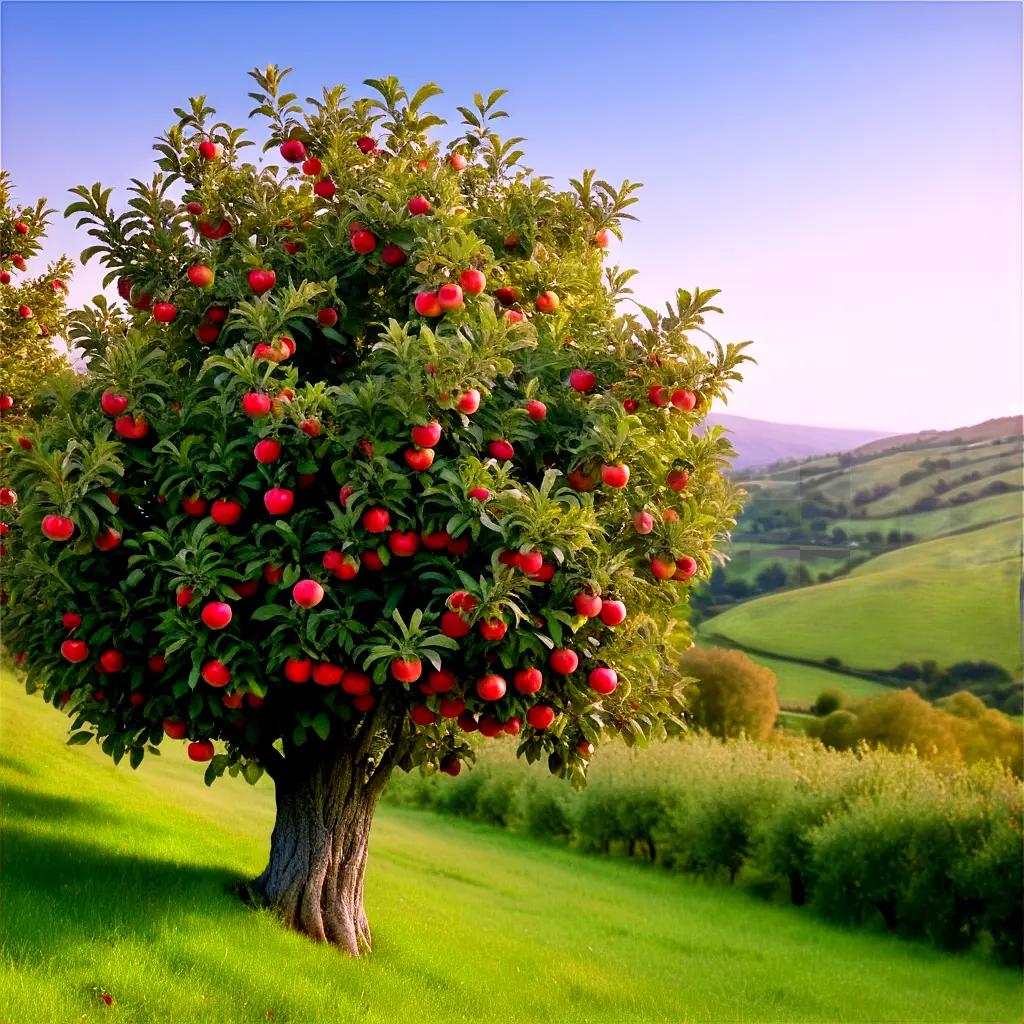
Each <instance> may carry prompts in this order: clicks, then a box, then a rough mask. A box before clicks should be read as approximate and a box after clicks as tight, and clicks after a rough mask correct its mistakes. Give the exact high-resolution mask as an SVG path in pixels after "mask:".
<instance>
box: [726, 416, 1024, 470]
mask: <svg viewBox="0 0 1024 1024" xmlns="http://www.w3.org/2000/svg"><path fill="white" fill-rule="evenodd" d="M708 422H709V423H717V424H720V425H721V426H723V427H725V429H726V430H728V431H729V432H730V434H731V435H732V443H733V444H734V445H735V446H736V451H737V452H738V458H737V459H736V461H735V463H734V465H735V467H736V468H737V469H751V468H753V467H755V466H768V465H771V464H772V463H773V462H779V461H780V460H782V459H806V458H809V457H810V456H812V455H826V454H830V453H832V452H845V451H849V450H850V449H851V448H857V447H859V446H861V445H864V444H867V443H868V442H871V441H877V440H879V439H880V438H884V437H885V436H886V433H885V431H884V430H845V429H843V428H841V427H806V426H802V425H800V424H797V423H772V422H770V421H768V420H752V419H747V417H745V416H730V415H728V414H726V413H711V414H710V415H709V416H708ZM1007 433H1009V431H1007Z"/></svg>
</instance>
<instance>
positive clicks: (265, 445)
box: [252, 438, 281, 466]
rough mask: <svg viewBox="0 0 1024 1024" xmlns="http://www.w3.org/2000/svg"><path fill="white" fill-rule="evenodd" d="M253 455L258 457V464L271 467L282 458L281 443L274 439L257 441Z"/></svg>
mask: <svg viewBox="0 0 1024 1024" xmlns="http://www.w3.org/2000/svg"><path fill="white" fill-rule="evenodd" d="M252 453H253V455H254V456H255V457H256V461H257V462H259V463H261V464H262V465H264V466H266V465H269V464H270V463H271V462H276V461H277V460H278V459H279V458H280V457H281V442H280V441H275V440H273V439H272V438H265V439H264V440H262V441H257V442H256V444H255V445H254V446H253V449H252Z"/></svg>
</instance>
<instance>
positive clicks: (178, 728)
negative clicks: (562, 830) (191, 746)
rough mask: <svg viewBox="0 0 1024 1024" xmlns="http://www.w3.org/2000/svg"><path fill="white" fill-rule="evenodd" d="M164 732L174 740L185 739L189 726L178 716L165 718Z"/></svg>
mask: <svg viewBox="0 0 1024 1024" xmlns="http://www.w3.org/2000/svg"><path fill="white" fill-rule="evenodd" d="M164 732H165V733H166V734H167V735H168V736H170V738H171V739H172V740H183V739H184V738H185V737H186V736H187V735H188V726H187V725H186V724H185V723H184V722H179V721H178V720H177V719H176V718H165V719H164Z"/></svg>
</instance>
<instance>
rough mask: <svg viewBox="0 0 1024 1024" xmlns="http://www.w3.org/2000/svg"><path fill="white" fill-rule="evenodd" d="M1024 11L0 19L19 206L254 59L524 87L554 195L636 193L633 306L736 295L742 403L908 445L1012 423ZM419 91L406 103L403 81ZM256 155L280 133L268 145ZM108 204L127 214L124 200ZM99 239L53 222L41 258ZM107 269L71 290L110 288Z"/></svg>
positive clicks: (461, 89) (513, 8)
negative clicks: (688, 292) (908, 434)
mask: <svg viewBox="0 0 1024 1024" xmlns="http://www.w3.org/2000/svg"><path fill="white" fill-rule="evenodd" d="M1021 12H1022V8H1021V5H1019V4H1016V3H996V4H988V3H965V4H957V3H944V4H931V3H909V4H900V3H868V4H858V3H845V4H817V3H793V4H772V3H763V4H748V3H712V4H704V3H602V4H592V3H566V4H562V3H557V4H556V3H518V4H511V3H426V2H424V3H416V4H406V3H377V4H354V3H353V4H342V3H315V4H307V3H288V4H282V3H274V2H268V3H246V2H239V3H202V4H199V3H197V4H189V3H159V2H150V3H104V4H100V3H34V2H9V0H5V2H4V3H3V5H2V8H0V31H2V36H0V58H2V61H0V63H2V70H0V90H2V93H0V116H2V122H0V160H2V164H3V166H4V167H5V168H7V169H8V170H9V171H11V173H12V175H13V178H14V182H15V184H16V186H17V189H18V192H17V198H18V199H20V200H21V201H25V202H28V201H30V200H33V199H34V198H35V197H36V196H37V195H39V194H42V195H45V196H47V197H49V199H50V202H51V205H53V206H54V207H56V208H58V209H59V210H62V209H63V208H64V206H65V205H66V202H67V201H68V200H67V191H66V190H67V189H68V188H69V187H71V186H72V185H75V184H79V183H92V182H94V181H102V182H103V183H104V184H106V185H112V186H115V187H116V188H117V189H118V192H117V193H116V195H117V196H119V197H121V199H122V201H123V196H124V193H123V186H124V185H125V184H126V183H127V182H128V181H129V179H130V178H132V177H148V176H149V174H150V173H151V161H152V158H153V154H152V152H151V149H150V147H151V145H152V142H153V139H154V137H155V136H157V135H158V134H160V133H161V132H162V131H164V130H165V129H166V128H167V127H168V126H169V125H170V124H171V123H172V121H173V120H174V118H173V116H172V114H171V110H172V107H174V106H178V105H183V104H184V102H185V100H186V98H187V97H188V96H191V95H196V94H199V93H204V94H205V95H206V96H207V97H208V99H209V101H210V102H211V103H212V105H213V106H214V107H216V108H217V110H218V113H219V114H220V115H221V116H223V117H224V118H225V119H227V120H230V121H233V122H234V123H242V122H243V121H244V119H245V115H246V113H247V112H248V110H249V107H250V104H249V101H248V100H247V98H246V92H247V90H248V84H249V80H248V78H247V77H246V71H248V70H249V69H251V68H252V67H254V66H256V65H261V66H262V65H266V64H268V63H277V64H281V65H286V66H293V67H294V68H295V69H296V71H295V74H294V75H293V76H292V80H291V81H292V84H293V87H295V89H296V91H297V92H299V94H300V96H307V95H315V94H317V93H319V91H320V87H321V86H322V85H325V84H334V83H337V82H344V83H345V84H346V85H347V86H348V87H349V91H350V93H355V94H356V95H362V94H363V93H361V92H360V83H361V82H362V81H363V80H364V79H366V78H369V77H375V76H380V75H385V74H395V75H397V76H398V77H399V78H400V79H401V80H402V81H403V83H405V84H406V85H407V87H414V86H417V85H419V84H420V83H422V82H424V81H428V80H433V81H436V82H437V83H438V84H439V85H441V86H442V88H443V89H444V90H445V95H444V96H442V97H439V99H438V100H437V101H435V103H434V104H433V109H435V110H436V112H438V113H440V114H441V115H442V116H449V115H450V119H451V122H452V123H453V124H454V122H455V121H456V120H457V117H458V115H457V114H456V113H455V110H454V108H455V105H456V104H459V103H464V102H466V101H468V100H470V99H471V97H472V94H473V93H474V92H476V91H484V92H486V91H489V90H491V89H493V88H497V87H504V88H508V89H509V90H510V95H509V96H508V97H507V98H506V101H505V104H504V105H505V107H506V109H507V110H508V111H509V112H510V114H511V115H512V116H511V118H510V119H509V120H508V121H505V122H503V123H502V124H503V126H504V127H503V128H502V129H501V130H503V131H504V132H505V133H510V132H514V133H515V134H517V135H523V136H526V138H527V140H528V142H527V161H526V162H527V164H528V165H529V166H531V167H534V168H536V169H537V170H538V171H539V172H542V173H545V174H549V175H551V176H552V177H553V178H554V179H555V181H556V182H564V181H565V180H566V179H568V178H569V177H571V176H574V175H576V174H578V173H579V172H580V171H581V170H582V169H583V168H585V167H596V168H597V169H598V171H599V172H600V173H601V176H603V177H605V178H606V179H608V180H609V181H612V182H617V181H621V180H622V179H624V178H630V179H632V180H640V181H643V182H645V188H644V189H643V191H642V193H641V202H640V203H639V204H638V206H637V207H635V208H634V211H635V212H636V213H637V215H638V216H639V217H640V222H639V223H638V224H633V225H628V227H627V234H626V238H625V241H624V242H623V243H621V244H616V245H614V246H613V248H612V250H611V254H610V256H609V258H610V259H612V260H613V261H614V262H616V263H618V264H620V265H621V266H632V267H636V268H638V269H639V270H640V274H639V276H638V278H636V279H634V285H635V289H634V290H635V293H636V297H637V298H638V299H639V300H640V301H642V302H644V303H647V304H657V305H660V304H661V303H662V302H663V301H665V300H668V299H669V298H671V297H672V295H673V294H674V292H675V290H676V289H677V288H678V287H687V288H693V287H694V286H698V285H699V286H700V287H702V288H708V287H715V288H721V289H722V294H721V296H720V297H719V301H720V303H721V305H722V306H723V307H724V309H725V315H724V316H722V317H719V318H716V320H715V322H714V323H710V324H709V325H708V326H709V328H710V329H711V330H712V332H713V333H714V334H715V335H716V336H717V337H719V338H721V339H723V340H736V341H739V340H746V339H752V340H753V341H754V342H755V348H754V350H753V354H754V355H755V357H756V358H757V360H758V365H757V366H756V367H752V368H750V369H749V371H748V373H747V375H746V377H747V379H746V380H745V381H744V383H743V384H741V385H740V386H739V387H738V388H737V390H736V393H735V395H734V398H733V399H732V400H731V401H730V403H729V407H728V411H729V412H731V413H734V414H739V415H745V416H753V417H758V418H762V419H769V420H776V421H782V422H789V423H805V424H814V425H822V426H844V427H865V428H877V429H882V430H892V431H902V430H918V429H923V428H948V427H956V426H961V425H965V424H968V423H974V422H978V421H980V420H984V419H988V418H990V417H992V416H999V415H1008V414H1010V413H1014V412H1019V411H1020V410H1021V406H1022V392H1021V388H1022V384H1021V380H1022V372H1021V369H1022V368H1021V276H1022V275H1021V270H1022V268H1021V167H1022V163H1021V161H1022V157H1021V75H1022V69H1021V28H1022V25H1021ZM410 91H411V88H410ZM260 141H262V139H261V140H260ZM115 201H116V200H115ZM86 244H87V242H86V240H85V239H84V237H83V236H82V235H81V234H79V233H76V232H75V230H74V228H73V227H72V225H71V222H63V221H62V220H61V219H60V218H57V221H56V222H55V224H54V229H53V231H52V234H51V239H50V241H49V243H48V247H47V250H46V252H47V255H50V254H52V255H56V254H57V253H60V252H68V253H70V254H72V255H74V256H77V254H78V253H79V252H80V251H81V250H82V249H83V248H84V247H85V245H86ZM100 276H101V273H100V270H99V268H98V267H95V266H93V265H90V266H89V267H87V268H85V269H83V270H80V271H79V272H78V274H77V276H76V278H75V281H74V284H73V287H72V290H71V297H72V300H73V301H76V302H79V303H81V302H83V301H86V300H87V299H88V298H90V297H91V296H92V295H94V294H95V293H96V292H97V291H98V290H99V281H100Z"/></svg>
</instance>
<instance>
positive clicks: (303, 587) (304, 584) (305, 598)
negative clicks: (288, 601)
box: [292, 580, 324, 608]
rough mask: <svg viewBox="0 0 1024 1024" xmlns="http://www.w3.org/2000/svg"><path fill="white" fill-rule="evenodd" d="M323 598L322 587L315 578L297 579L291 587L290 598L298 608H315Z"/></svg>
mask: <svg viewBox="0 0 1024 1024" xmlns="http://www.w3.org/2000/svg"><path fill="white" fill-rule="evenodd" d="M323 599H324V588H323V587H321V586H320V584H319V583H317V582H316V580H299V582H298V583H296V584H295V586H294V587H292V600H293V601H294V602H295V603H296V604H297V605H298V606H299V607H300V608H315V607H316V606H317V605H318V604H319V603H320V602H321V601H322V600H323Z"/></svg>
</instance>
